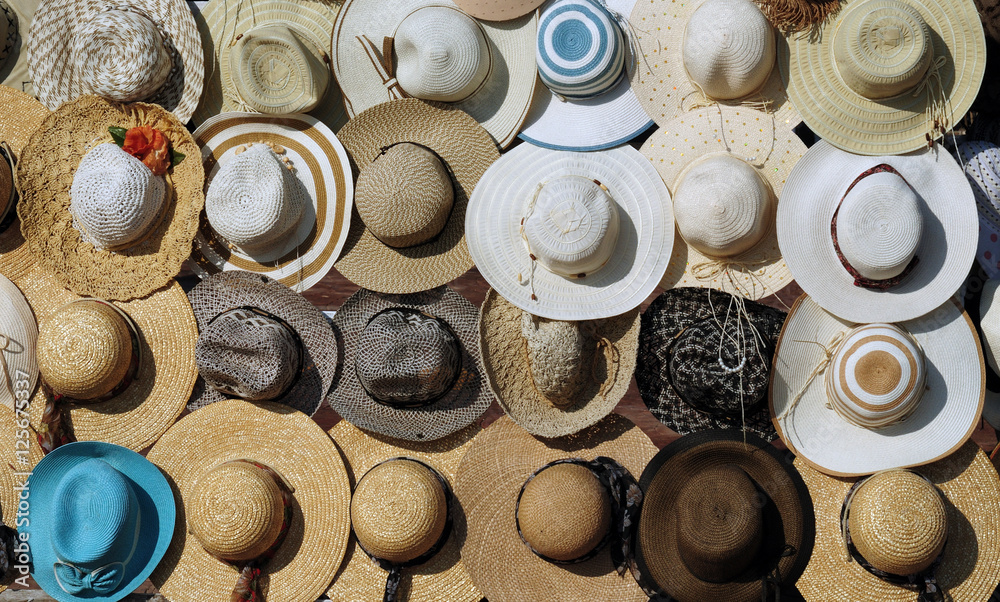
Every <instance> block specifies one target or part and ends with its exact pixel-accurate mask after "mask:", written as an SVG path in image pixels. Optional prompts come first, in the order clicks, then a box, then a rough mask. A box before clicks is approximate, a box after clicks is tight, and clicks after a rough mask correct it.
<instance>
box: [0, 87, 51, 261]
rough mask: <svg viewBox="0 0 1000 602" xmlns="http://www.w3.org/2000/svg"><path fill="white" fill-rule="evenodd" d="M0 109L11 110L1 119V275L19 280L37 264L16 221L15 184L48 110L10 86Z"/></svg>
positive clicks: (3, 90)
mask: <svg viewBox="0 0 1000 602" xmlns="http://www.w3.org/2000/svg"><path fill="white" fill-rule="evenodd" d="M0 105H3V106H4V107H7V108H8V112H7V113H5V115H4V117H3V118H2V119H0V158H2V160H0V214H2V215H3V217H0V274H3V275H4V276H7V277H8V278H16V277H17V276H19V275H20V274H21V273H23V272H24V270H26V269H28V268H29V267H31V265H32V264H33V263H34V261H33V260H32V259H31V253H30V252H29V251H28V245H26V244H24V237H23V236H22V235H21V222H20V221H19V220H18V219H17V201H18V200H19V198H20V195H19V194H18V192H17V186H16V184H15V175H16V166H17V161H18V160H19V159H20V157H21V151H22V150H23V149H24V146H25V145H26V144H27V143H28V136H29V135H31V133H32V132H34V131H35V128H37V127H38V126H39V125H41V123H42V120H43V119H45V117H46V116H47V115H48V114H49V110H48V109H46V108H45V106H44V105H42V103H40V102H38V101H37V100H35V99H34V98H32V97H31V96H29V95H27V94H25V93H24V92H19V91H17V90H14V89H13V88H8V87H7V86H0Z"/></svg>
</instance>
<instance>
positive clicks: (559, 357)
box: [521, 311, 594, 408]
mask: <svg viewBox="0 0 1000 602" xmlns="http://www.w3.org/2000/svg"><path fill="white" fill-rule="evenodd" d="M521 335H522V336H523V337H524V339H525V342H526V343H527V348H528V367H529V369H530V370H531V380H532V381H533V382H534V384H535V389H536V390H537V391H538V392H539V393H541V395H542V397H544V398H545V400H546V401H548V402H549V403H550V404H552V405H554V406H556V407H559V408H567V407H569V406H571V405H573V404H574V403H576V402H577V401H579V400H580V397H579V395H580V393H581V391H582V390H583V388H584V386H585V385H586V384H587V382H588V369H589V368H590V367H591V363H592V361H593V352H594V346H593V344H592V342H591V340H590V338H589V337H588V336H587V335H586V334H584V333H583V331H582V329H581V328H580V323H579V322H566V321H563V320H546V319H545V318H539V317H538V316H534V315H532V314H530V313H528V312H526V311H522V312H521Z"/></svg>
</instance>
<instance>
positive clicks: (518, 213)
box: [465, 144, 674, 320]
mask: <svg viewBox="0 0 1000 602" xmlns="http://www.w3.org/2000/svg"><path fill="white" fill-rule="evenodd" d="M465 233H466V236H467V237H468V239H469V240H468V242H469V251H470V253H471V254H472V258H473V259H474V260H475V262H476V266H477V267H478V268H479V271H480V272H481V273H482V275H483V278H485V279H486V281H487V282H489V283H490V286H492V287H493V288H495V289H496V291H497V293H498V294H500V295H502V296H503V297H504V298H505V299H507V300H508V301H510V302H511V303H512V304H513V305H515V306H517V307H520V308H521V309H523V310H525V311H527V312H529V313H532V314H534V315H537V316H540V317H543V318H548V319H550V320H596V319H599V318H609V317H611V316H617V315H620V314H623V313H625V312H627V311H629V310H631V309H634V308H636V307H638V306H639V304H640V303H641V302H642V301H644V300H645V299H646V297H648V296H649V294H650V293H651V292H653V289H654V288H656V285H657V284H658V283H659V282H660V279H661V278H662V277H663V272H664V270H665V269H666V266H667V263H668V262H669V260H670V251H671V249H672V248H673V242H674V240H673V239H674V225H673V215H672V213H671V211H670V193H668V192H667V187H666V186H665V185H664V184H663V180H661V179H660V176H659V174H657V173H656V170H655V169H653V166H652V165H651V164H650V163H649V161H647V160H646V159H644V158H643V157H642V155H640V154H639V152H638V151H636V150H635V149H633V148H631V147H628V146H622V147H618V148H613V149H608V150H603V151H595V152H588V153H578V152H570V151H554V150H549V149H546V148H540V147H537V146H533V145H531V144H522V145H520V146H518V147H517V148H514V149H512V150H510V151H508V152H507V153H504V155H503V157H501V158H500V160H499V161H497V162H496V163H494V164H493V165H492V166H490V168H489V169H488V170H487V171H486V173H485V174H484V175H483V179H482V180H481V181H480V183H479V184H478V185H477V186H476V189H475V191H473V193H472V198H471V199H470V201H469V211H468V212H467V213H466V215H465Z"/></svg>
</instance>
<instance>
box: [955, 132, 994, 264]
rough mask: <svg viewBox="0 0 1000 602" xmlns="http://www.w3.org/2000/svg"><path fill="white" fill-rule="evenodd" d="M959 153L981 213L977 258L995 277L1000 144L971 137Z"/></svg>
mask: <svg viewBox="0 0 1000 602" xmlns="http://www.w3.org/2000/svg"><path fill="white" fill-rule="evenodd" d="M958 152H959V155H960V156H961V158H962V164H963V167H964V169H965V177H966V178H967V179H968V180H969V185H970V186H971V187H972V193H973V195H974V196H975V197H976V210H977V211H978V214H979V246H978V247H977V248H976V260H977V261H978V262H979V265H980V267H982V268H983V271H985V272H986V275H987V276H989V277H990V278H996V277H998V276H1000V147H998V146H997V145H996V144H994V143H992V142H986V141H982V140H970V141H967V142H963V143H961V144H959V145H958Z"/></svg>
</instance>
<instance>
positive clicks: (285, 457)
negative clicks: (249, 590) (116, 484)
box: [148, 400, 351, 602]
mask: <svg viewBox="0 0 1000 602" xmlns="http://www.w3.org/2000/svg"><path fill="white" fill-rule="evenodd" d="M148 457H149V459H150V461H152V462H154V463H156V465H157V466H159V467H160V468H161V469H162V470H163V472H165V473H167V475H168V476H169V477H170V481H171V484H172V485H173V490H174V498H175V499H176V500H177V507H178V511H179V516H178V520H177V527H176V529H174V533H173V540H172V541H171V544H170V548H169V549H168V550H167V554H166V556H165V557H164V559H163V562H161V563H160V565H159V566H158V567H157V568H156V570H155V571H154V572H153V575H152V576H151V577H150V579H151V580H152V582H153V584H154V585H156V587H157V589H159V591H160V593H161V594H163V595H164V596H166V597H168V598H169V599H171V600H176V601H177V602H185V601H190V602H194V601H198V602H223V601H226V600H229V599H230V596H231V595H232V593H233V590H234V586H235V585H236V582H237V579H238V577H239V576H240V570H241V568H242V565H243V562H242V561H234V563H233V564H236V565H237V566H239V567H240V568H236V567H235V566H233V564H230V563H229V562H227V561H225V560H222V559H220V557H219V556H217V555H213V554H212V553H211V552H210V551H209V549H211V550H212V551H214V552H215V553H216V554H220V555H222V556H226V557H235V556H244V557H245V556H246V555H249V554H256V553H257V552H258V551H259V550H260V549H261V548H262V547H266V545H267V544H269V543H271V542H274V541H275V534H274V531H275V530H277V531H278V532H279V535H278V536H277V537H279V538H281V540H280V543H279V544H277V548H275V549H273V550H270V551H269V552H267V553H265V556H267V555H268V554H270V553H273V556H271V557H270V558H269V560H265V563H264V564H263V567H262V569H263V571H264V572H265V573H266V574H267V577H266V579H264V580H263V583H262V584H261V585H262V586H263V588H262V589H263V591H262V592H261V595H263V596H265V597H266V599H267V600H269V601H270V602H292V601H301V600H315V599H316V598H318V597H319V596H320V594H322V593H323V590H325V589H326V588H327V586H328V585H329V584H330V581H331V580H332V579H333V575H334V573H336V571H337V567H339V566H340V563H341V560H342V559H343V558H344V550H346V548H347V540H348V536H349V535H350V528H351V519H350V499H351V486H350V483H349V482H348V479H347V473H346V471H345V470H344V462H343V460H341V458H340V455H339V454H338V453H337V448H336V447H335V446H334V444H333V441H332V440H331V439H330V438H329V437H328V436H327V434H326V433H324V432H323V430H322V429H321V428H319V426H317V425H316V423H315V422H313V421H312V420H311V419H310V418H309V417H308V416H306V415H304V414H302V413H300V412H296V411H295V410H292V409H290V408H288V407H286V406H283V405H280V404H275V403H268V402H257V403H249V402H245V401H241V400H225V401H221V402H219V403H216V404H212V405H211V406H210V407H207V408H203V409H201V410H198V411H197V412H194V413H192V414H189V415H188V416H185V417H184V418H183V419H181V420H180V421H179V422H178V423H177V424H176V425H174V426H173V427H172V428H171V429H170V430H169V431H168V432H167V433H166V434H165V435H164V436H163V437H162V438H161V439H160V440H159V441H158V442H157V444H156V445H154V446H153V449H152V450H150V452H149V456H148ZM289 515H290V516H289ZM275 523H278V525H279V526H278V527H277V528H276V529H275V527H274V525H275ZM282 523H285V524H282ZM286 527H287V530H286ZM281 531H285V533H284V534H281ZM265 542H267V543H265ZM206 544H207V545H206Z"/></svg>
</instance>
